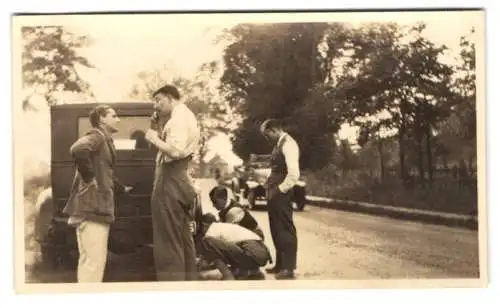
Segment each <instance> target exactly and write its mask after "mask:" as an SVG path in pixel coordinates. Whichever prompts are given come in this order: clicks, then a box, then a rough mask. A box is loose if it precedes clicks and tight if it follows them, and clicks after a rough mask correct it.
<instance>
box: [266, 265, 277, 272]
mask: <svg viewBox="0 0 500 308" xmlns="http://www.w3.org/2000/svg"><path fill="white" fill-rule="evenodd" d="M279 272H280V269H279V268H277V267H276V266H275V267H271V268H266V273H268V274H277V273H279Z"/></svg>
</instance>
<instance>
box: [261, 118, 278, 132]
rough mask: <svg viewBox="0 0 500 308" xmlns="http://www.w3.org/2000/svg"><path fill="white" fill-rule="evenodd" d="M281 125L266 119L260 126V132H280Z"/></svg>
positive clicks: (274, 120) (276, 121) (275, 120)
mask: <svg viewBox="0 0 500 308" xmlns="http://www.w3.org/2000/svg"><path fill="white" fill-rule="evenodd" d="M282 129H283V125H282V124H281V122H280V121H279V120H277V119H267V120H265V121H264V122H262V124H261V125H260V131H261V132H265V131H267V130H282Z"/></svg>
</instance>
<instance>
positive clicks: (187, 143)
mask: <svg viewBox="0 0 500 308" xmlns="http://www.w3.org/2000/svg"><path fill="white" fill-rule="evenodd" d="M153 98H154V100H155V109H156V112H157V114H158V117H159V118H160V119H162V118H163V119H165V118H168V121H166V124H165V125H164V126H163V127H162V128H160V132H158V131H156V130H154V129H149V130H148V131H147V132H146V140H148V141H149V142H150V143H151V144H152V145H154V146H155V147H156V148H157V149H158V155H157V157H156V169H155V179H154V183H153V192H152V196H151V216H152V222H153V243H154V258H155V267H156V273H157V279H158V280H159V281H181V280H195V279H197V277H198V272H197V267H196V253H195V246H194V242H193V237H192V233H191V230H190V224H191V222H192V221H193V220H194V219H193V217H191V213H192V207H193V206H194V201H195V200H196V196H197V194H196V189H195V187H194V185H193V183H192V180H191V177H190V176H189V174H188V167H189V163H190V161H191V159H192V156H193V154H194V153H195V151H196V148H197V146H198V142H199V138H200V130H199V127H198V123H197V120H196V117H195V115H194V114H193V112H192V111H191V110H189V108H188V107H187V106H186V105H185V104H184V103H183V102H181V100H180V95H179V92H178V90H177V88H176V87H174V86H171V85H166V86H163V87H161V88H160V89H158V90H157V91H155V92H154V93H153ZM160 122H163V121H160Z"/></svg>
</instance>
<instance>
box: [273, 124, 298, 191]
mask: <svg viewBox="0 0 500 308" xmlns="http://www.w3.org/2000/svg"><path fill="white" fill-rule="evenodd" d="M285 136H288V137H289V138H286V139H285V141H284V143H283V145H282V146H281V149H282V152H283V155H284V156H285V162H286V167H287V175H286V178H285V180H283V182H282V183H281V184H280V185H279V189H280V190H281V191H282V192H284V193H286V192H287V191H289V190H290V189H292V188H293V187H294V186H295V184H297V182H298V181H299V177H300V167H299V158H300V157H299V155H300V151H299V146H298V144H297V142H296V141H295V140H294V139H293V138H291V137H290V136H289V135H288V134H283V135H281V136H280V138H279V140H278V143H277V144H279V143H280V142H281V141H282V139H283V138H284V137H285Z"/></svg>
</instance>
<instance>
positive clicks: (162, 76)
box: [130, 62, 234, 158]
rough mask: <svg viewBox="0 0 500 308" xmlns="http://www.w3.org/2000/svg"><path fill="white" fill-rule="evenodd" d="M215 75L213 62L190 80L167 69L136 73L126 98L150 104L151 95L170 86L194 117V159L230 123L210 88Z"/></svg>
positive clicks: (224, 105)
mask: <svg viewBox="0 0 500 308" xmlns="http://www.w3.org/2000/svg"><path fill="white" fill-rule="evenodd" d="M217 71H218V66H217V64H216V63H215V62H211V63H206V64H203V65H202V66H201V67H200V69H199V71H198V74H197V76H196V77H195V78H194V79H192V80H190V79H187V78H183V77H178V76H175V75H174V74H173V73H172V72H171V71H170V70H169V69H168V68H167V67H164V68H163V69H157V70H153V71H142V72H139V73H138V75H137V77H138V79H139V81H138V82H137V83H136V84H135V85H134V86H133V87H132V89H131V91H130V97H131V98H132V99H134V100H139V101H151V99H152V94H153V92H154V91H155V90H157V89H158V88H160V87H161V86H163V85H165V84H167V83H170V84H172V85H174V86H176V87H177V88H178V89H179V92H180V94H181V99H182V100H183V102H184V103H185V104H186V105H187V106H188V107H189V108H190V109H191V111H193V113H194V114H195V115H196V117H197V120H198V124H199V125H200V129H201V140H200V150H199V153H198V158H201V157H204V156H205V154H206V152H207V151H208V149H207V147H206V144H207V141H208V140H209V139H210V138H211V137H213V136H214V135H215V134H217V133H218V132H222V133H228V132H229V131H230V128H231V124H232V123H233V121H234V116H233V112H232V110H231V108H230V106H229V104H227V103H226V102H225V101H224V100H223V99H221V98H220V97H219V96H218V93H217V89H216V88H215V86H213V85H212V84H211V81H212V80H213V79H215V77H214V75H215V74H216V73H217Z"/></svg>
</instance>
